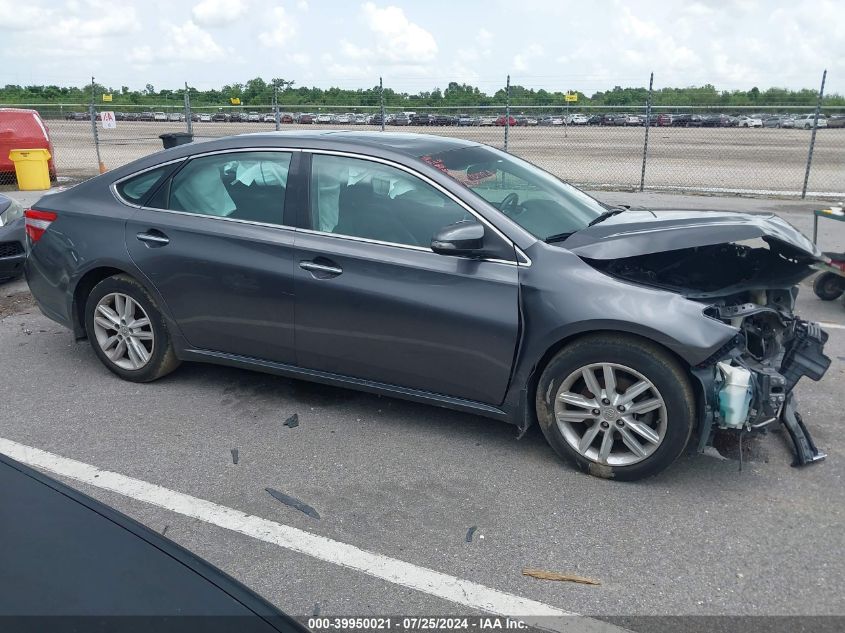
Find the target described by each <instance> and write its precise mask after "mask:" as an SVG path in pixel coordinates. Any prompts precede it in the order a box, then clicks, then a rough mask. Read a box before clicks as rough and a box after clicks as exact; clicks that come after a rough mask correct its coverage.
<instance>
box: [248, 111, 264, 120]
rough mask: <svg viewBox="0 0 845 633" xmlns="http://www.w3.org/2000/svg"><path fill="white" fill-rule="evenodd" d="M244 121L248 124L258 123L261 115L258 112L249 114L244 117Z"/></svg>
mask: <svg viewBox="0 0 845 633" xmlns="http://www.w3.org/2000/svg"><path fill="white" fill-rule="evenodd" d="M246 120H247V121H248V122H249V123H258V122H260V121H261V115H260V114H258V112H250V113H249V114H247V115H246Z"/></svg>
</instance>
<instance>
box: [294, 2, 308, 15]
mask: <svg viewBox="0 0 845 633" xmlns="http://www.w3.org/2000/svg"><path fill="white" fill-rule="evenodd" d="M296 8H297V9H298V10H299V11H302V12H303V13H304V12H305V11H308V2H307V0H299V2H297V3H296Z"/></svg>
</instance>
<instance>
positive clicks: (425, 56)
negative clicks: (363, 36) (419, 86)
mask: <svg viewBox="0 0 845 633" xmlns="http://www.w3.org/2000/svg"><path fill="white" fill-rule="evenodd" d="M362 9H363V11H364V22H365V23H366V25H367V27H368V28H369V29H370V31H371V32H372V34H373V36H374V38H375V41H374V51H373V54H374V55H376V56H377V57H378V58H379V59H381V60H384V61H388V62H392V63H400V64H410V65H418V64H422V63H424V62H430V61H432V60H433V59H434V58H435V57H436V56H437V42H436V41H435V39H434V36H433V35H432V34H431V33H429V32H428V31H426V30H425V29H424V28H422V27H421V26H419V25H418V24H415V23H414V22H411V21H410V20H409V19H408V18H407V16H406V15H405V11H404V10H402V9H401V8H399V7H395V6H388V7H384V8H383V9H380V8H378V7H377V6H376V5H375V4H374V3H372V2H366V3H364V5H362Z"/></svg>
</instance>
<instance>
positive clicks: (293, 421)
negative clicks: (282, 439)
mask: <svg viewBox="0 0 845 633" xmlns="http://www.w3.org/2000/svg"><path fill="white" fill-rule="evenodd" d="M285 426H286V427H288V428H290V429H295V428H296V427H298V426H299V414H298V413H294V414H293V415H292V416H290V417H289V418H288V419H287V420H285Z"/></svg>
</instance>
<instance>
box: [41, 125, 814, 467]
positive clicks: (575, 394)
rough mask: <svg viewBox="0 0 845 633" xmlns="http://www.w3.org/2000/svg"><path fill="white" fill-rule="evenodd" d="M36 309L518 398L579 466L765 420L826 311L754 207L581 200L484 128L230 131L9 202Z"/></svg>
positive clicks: (134, 352)
mask: <svg viewBox="0 0 845 633" xmlns="http://www.w3.org/2000/svg"><path fill="white" fill-rule="evenodd" d="M25 215H26V228H27V235H28V246H29V249H28V250H29V256H28V258H27V262H26V266H25V270H26V275H27V280H28V281H29V285H30V288H31V289H32V293H33V295H34V297H35V299H36V301H37V302H38V305H39V306H40V308H41V310H42V311H43V312H44V313H45V314H46V315H47V316H49V317H50V318H52V319H54V320H56V321H58V322H59V323H62V324H64V325H66V326H67V327H69V328H71V329H72V330H73V332H74V334H75V336H76V338H78V339H85V338H87V339H88V340H89V341H90V343H91V346H92V348H93V350H94V353H95V354H96V355H97V356H98V357H99V359H100V360H101V361H102V362H103V364H104V365H105V366H106V367H107V368H108V369H109V370H111V371H112V372H113V373H115V374H117V375H118V376H120V377H121V378H124V379H126V380H132V381H136V382H146V381H150V380H155V379H157V378H160V377H162V376H164V375H165V374H167V373H169V372H171V371H173V370H174V369H176V367H177V366H178V365H179V363H180V362H182V361H200V362H211V363H218V364H224V365H232V366H237V367H242V368H246V369H253V370H258V371H265V372H271V373H275V374H279V375H283V376H289V377H294V378H299V379H305V380H312V381H317V382H322V383H325V384H331V385H337V386H342V387H348V388H353V389H361V390H365V391H370V392H374V393H380V394H385V395H390V396H395V397H401V398H406V399H410V400H415V401H418V402H424V403H429V404H435V405H439V406H445V407H449V408H453V409H458V410H462V411H467V412H472V413H477V414H480V415H484V416H487V417H490V418H495V419H499V420H504V421H507V422H510V423H512V424H515V425H516V426H518V427H519V430H520V432H524V431H525V430H526V429H527V428H528V427H529V426H530V425H531V424H533V423H534V422H539V424H540V427H541V429H542V431H543V433H544V435H545V436H546V438H547V439H548V441H549V443H550V444H551V446H552V447H553V448H554V450H555V451H556V452H557V453H558V454H559V455H560V456H561V457H563V458H565V459H566V460H568V461H570V462H571V463H573V464H575V465H577V466H578V467H579V468H581V469H582V470H584V471H587V472H589V473H591V474H594V475H598V476H601V477H614V478H617V479H625V480H634V479H639V478H642V477H646V476H649V475H653V474H655V473H657V472H659V471H661V470H663V469H664V468H666V467H667V466H669V465H670V464H671V463H672V462H673V461H674V460H675V459H677V458H678V456H680V455H681V454H682V453H683V452H684V450H685V449H686V448H687V447H688V446H689V447H690V448H697V449H702V450H703V448H704V447H706V446H707V444H708V443H709V442H710V441H711V439H712V436H713V432H714V431H715V430H716V429H726V430H728V431H730V432H735V433H743V432H753V431H756V430H760V429H763V428H765V427H767V426H768V425H771V424H784V425H785V427H786V428H787V430H788V431H789V433H790V435H791V437H792V438H793V440H794V443H795V450H796V460H797V462H798V463H801V464H803V463H809V462H812V461H816V460H819V459H821V458H822V457H823V455H822V454H821V453H820V452H819V451H818V450H817V449H816V447H815V446H814V444H813V442H812V439H811V438H810V435H809V432H808V431H807V429H806V427H805V426H804V423H803V421H802V419H801V417H800V415H799V413H798V412H797V410H796V402H795V397H794V395H793V390H794V387H795V385H796V383H797V382H798V381H799V380H800V379H801V378H802V377H804V376H807V377H808V378H810V379H812V380H819V379H820V378H821V377H822V376H823V375H824V373H825V371H826V370H827V368H828V366H829V364H830V360H829V359H828V358H827V357H826V356H825V355H824V352H823V348H824V344H825V342H826V339H827V335H826V334H825V333H824V332H823V331H822V330H821V329H820V328H819V327H818V325H817V324H814V323H809V322H806V321H803V320H801V319H800V318H798V317H797V316H796V315H795V314H794V313H793V309H794V305H795V298H796V294H797V284H798V282H799V281H801V279H803V278H805V277H807V276H808V275H810V274H812V272H813V268H812V266H813V265H814V263H816V262H817V261H819V260H820V258H821V257H822V255H821V253H819V251H818V250H817V249H816V248H815V246H814V245H813V244H812V243H811V242H810V241H809V240H807V238H805V237H804V236H803V235H801V234H800V233H799V232H798V231H796V230H795V229H794V228H793V227H792V226H790V225H789V224H787V223H786V222H784V221H783V220H780V219H778V218H776V217H774V216H766V217H761V216H749V215H742V214H729V213H691V212H668V213H652V212H649V211H634V210H630V209H625V208H611V207H607V206H605V205H602V204H601V203H599V202H598V201H596V200H594V199H593V198H591V197H590V196H588V195H586V194H584V193H583V192H581V191H579V190H578V189H576V188H574V187H571V186H569V185H567V184H565V183H563V182H561V181H560V180H558V179H557V178H555V177H553V176H551V175H550V174H548V173H546V172H544V171H542V170H541V169H539V168H537V167H535V166H534V165H531V164H530V163H527V162H525V161H523V160H521V159H519V158H516V157H514V156H511V155H509V154H506V153H503V152H500V151H498V150H496V149H493V148H490V147H487V146H484V145H479V144H477V143H471V142H467V141H461V140H458V139H449V138H441V137H434V136H427V135H413V134H385V133H364V132H316V133H295V134H290V133H275V134H272V133H271V134H251V135H244V136H237V137H231V138H226V139H218V140H215V141H209V142H205V143H197V144H191V145H183V146H179V147H176V148H174V149H171V150H166V151H163V152H159V153H157V154H154V155H152V156H149V157H146V158H144V159H141V160H139V161H136V162H134V163H132V164H129V165H126V166H125V167H121V168H119V169H117V170H114V171H112V172H108V173H106V174H103V175H102V176H99V177H97V178H94V179H92V180H89V181H87V182H85V183H82V184H80V185H78V186H76V187H74V188H73V189H70V190H67V191H64V192H61V193H57V194H53V195H48V196H45V197H44V198H42V199H41V200H40V201H39V202H38V203H37V204H36V205H34V206H33V208H32V209H29V210H27V211H26V214H25Z"/></svg>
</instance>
